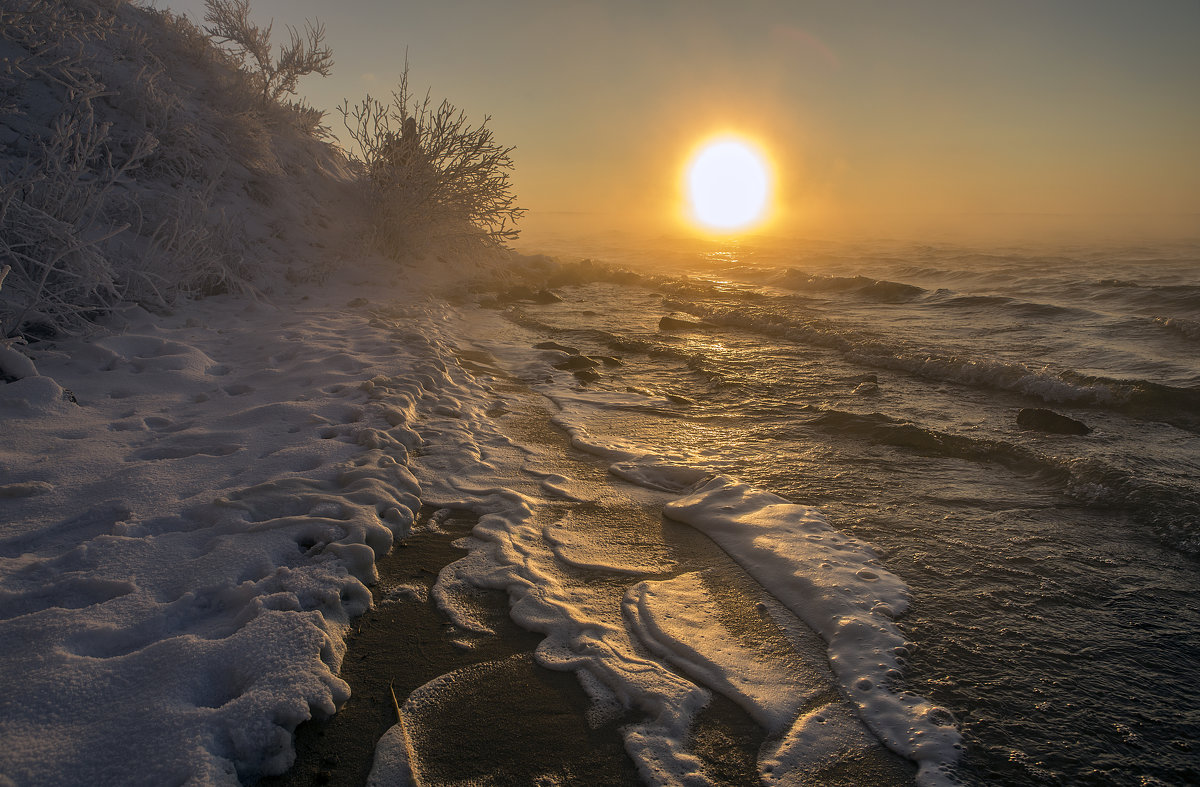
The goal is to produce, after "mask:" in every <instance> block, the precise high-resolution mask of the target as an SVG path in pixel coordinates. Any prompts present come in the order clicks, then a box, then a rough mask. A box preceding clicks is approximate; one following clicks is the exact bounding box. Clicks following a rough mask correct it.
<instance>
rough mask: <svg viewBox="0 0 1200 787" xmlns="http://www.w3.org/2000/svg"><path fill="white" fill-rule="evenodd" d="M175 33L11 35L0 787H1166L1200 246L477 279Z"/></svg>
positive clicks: (232, 53) (3, 303)
mask: <svg viewBox="0 0 1200 787" xmlns="http://www.w3.org/2000/svg"><path fill="white" fill-rule="evenodd" d="M206 8H208V10H209V12H210V15H211V18H209V20H208V21H209V22H210V23H212V24H213V25H216V26H217V27H216V28H215V29H210V30H207V31H206V30H202V29H201V28H200V27H198V26H197V25H196V24H194V23H192V22H188V21H187V20H185V19H183V18H181V17H177V16H175V15H173V14H172V13H170V12H167V11H158V10H154V9H147V8H142V7H140V6H134V5H131V4H129V3H125V2H107V0H106V1H105V2H99V0H71V1H70V2H63V3H57V2H56V3H41V2H36V1H35V0H16V1H15V4H5V6H4V7H0V31H2V34H0V65H2V66H3V69H2V70H0V95H3V96H4V97H5V100H6V101H8V102H9V103H8V104H5V107H4V109H5V113H4V114H3V115H2V116H0V142H3V144H4V148H3V151H4V155H3V157H2V158H0V175H2V176H3V181H0V328H2V329H3V332H2V333H0V643H2V647H0V662H2V663H0V743H2V744H3V745H0V787H4V786H6V785H40V784H55V785H81V786H82V785H97V784H114V785H116V784H119V785H176V784H177V785H185V784H186V785H192V784H205V785H207V784H228V785H236V784H256V783H262V784H264V785H301V784H304V785H307V784H330V783H332V784H356V785H357V784H363V783H367V784H371V785H375V786H376V787H385V786H387V785H453V784H521V785H524V784H542V785H550V784H589V785H627V784H647V785H695V786H699V785H714V786H716V785H779V786H780V787H792V786H793V785H815V787H838V786H841V785H856V786H858V787H869V786H871V785H877V786H878V787H890V786H892V785H907V784H914V785H920V786H921V787H944V786H947V785H971V786H972V787H974V786H975V785H980V786H982V785H1026V784H1047V785H1075V784H1113V785H1130V786H1131V787H1132V786H1133V785H1138V786H1139V787H1144V786H1145V785H1175V784H1190V783H1197V782H1200V769H1198V767H1197V764H1196V763H1197V757H1196V746H1197V745H1198V743H1197V739H1198V733H1197V731H1198V730H1200V715H1198V713H1200V711H1198V710H1197V709H1198V708H1200V667H1198V665H1200V612H1198V610H1197V605H1196V603H1195V601H1196V591H1197V588H1198V587H1200V564H1198V563H1197V557H1198V555H1200V463H1198V459H1197V458H1198V457H1200V415H1198V413H1200V362H1198V360H1197V359H1198V358H1200V354H1198V353H1197V347H1198V342H1200V286H1198V285H1197V283H1196V272H1197V270H1198V269H1200V244H1198V243H1197V240H1196V239H1195V238H1194V237H1185V238H1182V239H1178V238H1177V239H1175V240H1163V239H1161V238H1159V239H1149V238H1148V239H1145V241H1144V242H1142V241H1138V242H1137V243H1134V242H1132V241H1128V240H1126V241H1122V242H1116V241H1106V240H1103V238H1102V237H1101V236H1100V235H1098V234H1097V235H1095V236H1089V237H1088V238H1087V239H1086V240H1085V241H1080V242H1074V241H1072V242H1066V241H1063V240H1061V239H1059V240H1057V241H1055V242H1049V241H1045V240H1041V241H1037V242H1035V241H1034V240H1028V242H1026V240H1025V239H1020V240H1019V241H1018V240H1013V239H1011V238H1010V239H1009V240H1007V241H1003V242H986V243H985V242H981V241H978V240H975V241H966V240H948V239H946V238H929V239H925V238H922V239H919V241H917V242H915V241H911V240H896V239H890V240H872V239H868V238H866V237H851V238H848V239H847V238H844V239H842V240H814V239H811V238H810V239H801V238H795V237H791V236H788V235H780V236H771V235H762V236H747V237H745V238H737V237H724V238H716V239H714V238H713V237H705V235H704V233H699V232H690V233H677V234H672V233H670V232H667V231H666V230H665V229H663V228H656V229H654V230H652V231H649V232H645V233H642V234H638V233H636V232H633V231H628V232H606V233H595V232H591V233H589V232H587V231H585V230H584V229H583V228H581V227H576V228H574V229H567V230H564V229H563V228H562V227H559V228H558V229H557V230H555V231H551V230H550V229H545V228H543V230H542V231H540V232H534V233H527V235H526V236H525V237H523V238H521V240H520V245H519V246H518V250H513V249H510V248H506V247H505V245H504V244H506V243H509V242H512V241H514V240H516V235H517V233H516V231H515V230H514V229H513V224H512V221H514V220H517V219H521V218H522V216H523V213H524V211H523V210H522V209H520V208H518V207H516V202H515V201H514V200H515V198H514V197H513V194H512V192H511V190H510V184H509V183H508V180H507V171H508V169H511V168H512V166H513V162H512V161H511V159H510V158H509V152H510V151H511V150H512V149H511V148H505V147H503V145H500V144H498V143H495V142H493V141H492V138H491V131H490V129H488V128H485V127H484V126H478V127H474V126H470V125H469V124H468V122H467V121H466V120H465V119H464V118H465V115H462V114H457V110H456V109H455V107H453V105H450V104H448V103H447V104H440V105H439V104H437V103H431V102H429V101H428V100H427V101H426V103H425V104H424V105H422V104H421V103H420V95H419V94H417V95H416V96H414V95H413V94H412V93H409V92H407V91H408V83H407V70H405V72H404V76H403V81H402V83H401V88H400V91H399V94H398V95H396V97H395V103H394V104H392V105H390V107H389V105H385V104H380V103H378V102H374V103H373V100H372V99H370V98H369V97H368V98H367V99H365V100H364V101H363V103H361V104H359V105H358V106H357V108H354V109H352V108H351V105H346V106H345V116H346V126H347V130H348V132H349V133H350V135H351V136H353V138H354V142H355V150H356V152H354V153H347V152H346V151H344V150H342V149H340V148H338V147H336V146H335V145H333V144H332V143H331V141H330V139H331V138H330V136H329V131H328V129H325V128H324V127H323V126H322V121H323V115H322V113H321V112H319V111H317V110H314V109H313V108H312V107H310V106H307V105H306V104H305V103H304V102H303V101H299V100H293V99H294V98H295V94H296V79H297V78H298V76H304V75H307V74H313V73H317V74H323V73H325V72H326V71H328V65H329V63H328V61H329V57H330V54H329V52H328V50H326V49H324V48H323V44H322V41H323V38H322V37H323V35H324V33H323V28H320V26H319V25H314V24H311V23H308V24H306V27H305V34H304V35H303V36H302V35H301V34H300V33H299V32H298V31H292V36H293V49H292V50H290V52H291V54H288V52H289V50H287V49H286V48H283V49H281V54H280V56H279V58H280V59H279V60H278V61H276V60H273V59H271V58H272V57H273V56H274V55H273V50H272V49H271V46H270V41H269V39H270V35H269V30H268V31H266V33H263V31H262V30H261V29H258V28H254V29H253V30H251V29H249V28H247V27H246V26H247V25H249V24H250V23H249V22H248V21H247V20H246V18H245V17H244V15H243V16H242V17H239V16H238V10H239V9H242V11H245V7H244V6H240V5H238V4H237V3H232V4H230V3H222V2H210V3H207V4H206ZM214 8H215V9H216V10H214ZM239 25H240V26H241V27H239ZM222 31H223V32H222ZM239 31H240V32H239ZM243 34H245V35H243ZM251 34H253V35H251ZM255 35H258V36H259V37H258V38H255V37H254V36H255ZM237 36H241V47H242V48H241V49H240V50H239V49H238V46H237V45H236V44H238V41H239V39H238V38H237ZM801 38H803V37H801ZM788 40H790V41H794V40H798V39H796V37H795V36H789V37H788ZM804 40H807V39H804ZM256 41H257V42H258V44H257V45H260V49H261V51H262V52H263V53H265V54H262V58H260V59H258V60H257V61H254V58H251V57H249V55H248V52H249V49H248V48H247V46H246V43H247V42H249V44H250V45H251V46H255V45H256V44H255V42H256ZM214 42H217V43H214ZM231 42H232V43H233V44H235V45H231ZM221 47H224V48H221ZM252 61H254V62H252ZM255 63H257V64H255ZM297 63H299V64H301V65H297ZM289 64H291V65H289ZM304 64H307V65H304ZM289 68H291V69H292V71H291V72H289V71H288V69H289ZM305 69H307V70H305ZM289 79H290V81H289ZM422 107H423V108H422ZM410 109H413V115H409V114H408V112H409V110H410ZM355 113H357V114H355ZM389 113H395V114H389ZM381 117H382V118H383V120H382V121H381V120H380V118H381ZM355 123H357V124H358V125H357V126H355ZM389 123H391V124H393V125H388V124H389ZM748 149H749V148H747V150H748ZM764 161H766V159H763V161H757V160H756V162H757V163H758V164H760V165H761V166H762V167H763V169H762V172H761V173H759V174H761V175H762V176H763V179H764V183H765V179H766V178H767V176H768V172H767V169H769V167H767V165H766V164H765V163H763V162H764ZM447 173H456V174H455V175H454V176H453V177H452V176H451V175H449V174H447ZM717 181H718V182H717V183H716V185H715V186H713V185H712V184H710V187H711V188H713V189H714V190H715V192H720V191H721V190H722V187H721V183H720V178H717ZM757 193H758V196H760V197H762V198H763V199H766V197H767V195H768V191H767V189H766V187H765V185H763V188H762V189H761V190H760V191H759V192H757ZM710 196H712V195H711V194H710ZM455 200H458V201H457V202H456V201H455ZM718 202H719V200H718ZM735 207H738V206H735ZM558 218H559V219H561V220H562V221H561V222H560V223H562V224H564V225H565V224H567V223H568V222H569V221H570V220H572V217H571V216H565V217H564V216H559V217H558ZM574 218H575V219H578V218H579V217H578V216H574ZM593 218H594V217H593ZM718 218H720V217H719V216H718ZM535 226H536V224H535ZM664 226H665V225H664ZM530 235H532V237H530Z"/></svg>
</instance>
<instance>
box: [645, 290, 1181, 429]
mask: <svg viewBox="0 0 1200 787" xmlns="http://www.w3.org/2000/svg"><path fill="white" fill-rule="evenodd" d="M664 306H666V307H667V308H671V309H675V310H678V311H683V312H687V313H689V314H693V315H695V316H697V317H700V318H702V319H704V320H706V321H708V322H710V323H714V324H716V325H722V326H726V327H733V328H742V329H745V330H750V331H754V332H756V333H759V334H761V335H765V336H770V337H773V338H779V339H786V340H788V341H793V342H799V343H803V344H809V345H815V346H818V347H826V348H828V349H831V350H837V351H839V352H842V353H844V354H845V356H846V358H847V360H850V361H853V362H855V363H859V364H862V365H865V366H871V367H875V368H882V369H892V370H895V371H901V372H906V373H908V374H914V375H917V376H919V377H924V378H927V379H933V380H939V381H943V382H951V383H959V384H963V385H971V386H977V387H982V388H991V389H995V390H1002V391H1010V392H1013V393H1018V394H1022V395H1025V396H1032V397H1035V398H1038V399H1041V400H1042V401H1044V402H1048V403H1061V404H1073V405H1080V406H1088V407H1102V408H1106V409H1111V410H1116V411H1118V412H1121V413H1124V414H1126V415H1130V416H1133V417H1136V418H1143V419H1150V420H1161V421H1165V422H1167V423H1170V424H1172V425H1173V426H1177V427H1179V428H1182V429H1187V430H1189V431H1196V432H1200V388H1183V387H1177V386H1170V385H1164V384H1161V383H1155V382H1152V381H1150V380H1142V379H1119V378H1112V377H1100V376H1093V375H1084V374H1081V373H1078V372H1075V371H1073V370H1070V369H1065V370H1062V371H1053V370H1051V369H1049V368H1048V367H1045V368H1042V369H1034V368H1031V367H1030V366H1028V365H1026V364H1024V363H1020V362H1015V361H1000V360H991V359H979V358H970V357H964V356H960V355H951V354H944V353H940V352H938V351H936V350H935V351H930V350H927V349H924V348H919V347H912V346H909V345H907V344H904V343H902V342H899V341H896V340H894V339H891V338H884V337H880V336H878V335H872V334H868V333H865V332H862V331H856V330H854V329H851V328H847V327H846V326H844V325H841V324H838V323H836V322H834V321H831V320H827V319H822V318H797V317H792V316H788V315H785V314H781V313H780V312H778V311H774V310H763V309H753V310H752V309H746V308H738V309H731V308H728V307H717V306H710V305H706V304H698V303H685V302H682V301H674V300H672V301H666V302H664Z"/></svg>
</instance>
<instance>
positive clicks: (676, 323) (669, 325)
mask: <svg viewBox="0 0 1200 787" xmlns="http://www.w3.org/2000/svg"><path fill="white" fill-rule="evenodd" d="M712 327H713V326H711V325H709V324H708V323H706V322H699V321H697V320H689V319H686V318H682V317H676V316H675V315H673V314H668V315H667V316H665V317H663V318H662V319H661V320H659V321H658V329H659V330H660V331H669V330H677V331H697V330H703V329H705V328H712Z"/></svg>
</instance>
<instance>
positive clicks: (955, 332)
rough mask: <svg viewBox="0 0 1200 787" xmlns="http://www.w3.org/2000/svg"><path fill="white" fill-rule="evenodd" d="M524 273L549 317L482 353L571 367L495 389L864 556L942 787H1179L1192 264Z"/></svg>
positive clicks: (1162, 245)
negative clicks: (826, 534)
mask: <svg viewBox="0 0 1200 787" xmlns="http://www.w3.org/2000/svg"><path fill="white" fill-rule="evenodd" d="M527 248H528V249H530V250H533V249H536V250H537V251H539V252H541V253H543V254H545V257H543V258H531V259H534V262H533V263H530V265H529V267H530V269H531V270H535V271H536V272H538V275H539V276H541V278H540V279H537V277H536V276H532V275H531V277H530V278H529V279H528V282H527V283H526V285H523V286H527V287H528V288H529V290H532V291H535V292H536V291H537V290H540V289H541V288H545V290H546V291H547V292H548V293H549V294H550V295H549V296H546V295H544V294H541V297H533V298H530V297H528V295H529V293H528V292H527V291H506V290H505V289H504V288H503V287H502V286H497V287H495V288H493V289H491V290H489V291H486V292H482V293H476V297H477V298H478V299H479V300H480V301H481V302H482V303H483V305H484V307H485V308H487V309H490V310H492V311H493V312H494V314H495V316H496V317H497V318H498V320H500V321H501V322H502V323H503V324H504V325H506V326H508V327H507V328H505V329H493V330H492V335H491V337H490V340H491V342H492V346H493V347H494V346H497V345H499V344H503V343H505V342H508V343H511V344H513V345H521V346H523V347H527V348H528V347H533V346H535V345H541V346H542V347H544V348H551V350H549V351H547V352H557V353H560V354H562V353H566V354H568V355H574V354H578V355H580V356H585V357H587V358H588V359H591V360H592V361H593V362H592V363H587V362H579V363H577V364H574V365H573V364H572V363H570V362H569V361H570V359H569V358H568V359H567V361H568V362H566V363H563V364H559V368H561V369H562V371H560V372H557V373H556V375H557V376H554V377H550V376H544V375H542V374H541V372H531V371H529V368H528V367H526V368H525V369H524V371H523V372H518V374H525V376H526V377H527V378H528V379H527V382H529V383H531V384H536V385H537V386H539V387H538V390H539V391H540V392H541V393H543V394H544V395H546V396H547V397H549V398H550V399H551V400H554V401H556V402H558V405H557V406H560V407H565V406H566V405H564V404H563V402H569V403H571V404H570V407H569V408H568V409H569V411H570V413H569V418H568V419H567V422H568V425H569V426H571V427H572V428H575V429H577V430H578V431H579V432H580V433H586V434H589V435H592V436H593V438H594V439H593V442H600V443H604V442H605V441H607V443H609V444H615V443H620V444H622V445H630V444H636V445H638V446H641V447H642V449H643V450H653V451H654V452H656V453H657V454H658V455H662V456H672V457H689V458H690V459H689V460H688V461H691V462H693V463H694V464H696V466H697V467H703V468H704V469H705V471H706V472H710V473H713V474H719V475H720V476H721V477H724V478H730V479H736V480H737V481H738V482H739V483H741V484H745V485H746V486H747V487H748V488H752V489H754V490H759V491H762V492H765V493H769V494H770V495H774V496H777V497H778V498H779V499H781V501H787V502H790V503H795V504H799V505H801V506H811V507H814V508H815V509H816V510H817V511H819V512H820V515H821V516H823V517H824V520H825V521H826V522H827V523H828V525H829V527H831V528H832V529H833V531H834V532H836V533H838V534H842V535H844V536H845V537H846V538H848V539H851V540H852V541H853V542H854V543H862V544H865V545H869V547H870V548H871V549H872V550H873V553H874V554H875V555H876V556H877V560H878V563H879V565H880V566H882V567H883V568H884V569H886V571H887V572H890V573H891V574H893V575H895V576H896V577H898V578H899V580H900V581H901V582H902V583H903V585H904V586H905V587H906V589H907V609H906V610H905V611H904V612H903V614H901V615H899V616H898V617H897V619H896V622H895V625H896V626H897V627H898V629H899V632H900V635H901V636H902V637H903V639H904V640H906V644H905V647H904V648H903V649H901V650H899V651H897V652H898V653H901V654H902V656H901V657H898V658H897V665H898V666H899V668H900V669H899V672H901V673H902V677H899V678H897V684H898V685H900V686H902V687H903V690H904V691H905V692H906V693H911V694H913V695H917V696H919V697H921V698H924V699H925V700H927V701H928V702H930V703H933V704H936V706H938V707H940V708H944V709H945V710H946V711H948V712H949V714H950V715H951V716H952V722H944V723H948V724H952V726H953V727H954V728H955V729H957V731H958V732H959V733H960V734H961V754H960V755H959V756H958V759H957V761H956V762H955V763H954V764H953V766H952V769H951V770H952V779H953V781H954V782H957V783H961V784H972V785H976V784H977V785H1029V784H1039V785H1091V784H1095V785H1101V784H1103V785H1183V784H1197V783H1200V243H1198V242H1183V241H1179V242H1160V241H1155V242H1138V243H1132V242H1126V243H1119V244H1116V243H1113V244H1105V245H1104V246H1098V245H1096V244H1088V243H1086V242H1057V243H1046V242H1039V243H1038V244H1036V245H1035V244H1024V245H1023V244H1022V243H1021V242H1019V240H1013V241H1010V242H1008V243H996V242H989V243H988V244H986V245H984V244H980V243H970V242H958V241H954V242H950V241H945V242H940V241H939V242H924V243H922V242H914V241H907V240H904V241H901V240H887V239H885V240H877V241H866V240H838V241H824V240H791V239H779V238H742V239H710V240H702V239H685V238H679V237H667V236H652V235H646V234H641V235H635V234H628V233H627V234H621V233H609V234H605V235H597V236H591V237H584V238H580V237H574V236H570V235H565V234H564V235H555V234H548V235H544V236H541V237H539V238H538V239H537V241H536V242H531V243H528V244H527ZM538 260H540V262H539V261H538ZM550 296H553V297H550ZM497 324H499V323H497ZM555 357H565V356H555ZM551 360H553V358H551ZM547 364H548V365H549V361H548V362H547ZM1035 411H1052V412H1053V413H1054V414H1057V415H1059V416H1065V417H1066V418H1067V419H1070V420H1069V421H1066V420H1057V419H1055V420H1053V421H1050V422H1046V421H1045V420H1039V419H1038V418H1037V415H1038V413H1037V412H1035ZM1023 412H1024V413H1025V415H1021V414H1022V413H1023ZM1041 415H1042V416H1044V417H1045V418H1052V416H1045V413H1042V414H1041ZM1019 416H1020V420H1019ZM1030 419H1032V420H1030ZM1064 424H1065V426H1064ZM630 582H632V580H630ZM764 585H765V587H766V590H767V591H768V592H770V591H771V590H772V588H771V586H770V584H769V583H766V582H764Z"/></svg>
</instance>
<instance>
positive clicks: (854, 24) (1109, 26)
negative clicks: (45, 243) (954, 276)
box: [162, 0, 1200, 230]
mask: <svg viewBox="0 0 1200 787" xmlns="http://www.w3.org/2000/svg"><path fill="white" fill-rule="evenodd" d="M162 4H165V5H166V6H168V7H170V8H172V9H173V10H176V11H186V12H188V13H189V15H191V16H192V17H193V18H197V19H198V18H199V17H200V16H201V15H202V11H201V9H202V7H203V2H202V0H163V3H162ZM253 10H254V14H255V16H256V17H257V18H258V19H261V20H263V21H264V22H265V21H269V20H270V19H272V18H274V19H275V20H276V25H277V27H279V28H280V32H282V25H283V24H284V23H292V24H301V23H302V22H303V20H304V19H305V18H306V17H307V18H320V20H321V21H322V22H324V23H325V25H326V28H327V32H328V36H327V40H328V43H329V44H330V45H331V46H332V48H333V51H334V57H335V61H336V64H335V66H334V72H333V76H332V77H330V78H328V79H324V80H321V79H316V80H311V79H310V80H309V81H307V82H306V83H305V84H304V85H303V90H304V92H305V94H306V95H307V97H308V99H309V100H310V101H311V102H312V103H313V104H315V105H317V106H318V107H321V108H324V109H328V110H330V111H332V109H333V107H334V106H335V105H337V104H339V103H340V101H341V99H342V98H350V99H352V100H353V99H357V98H361V97H362V95H363V94H364V93H366V92H368V91H370V92H371V93H373V94H376V95H384V96H386V94H387V93H388V91H389V90H390V89H391V87H392V86H393V85H394V84H395V82H396V80H397V78H398V76H399V74H400V71H401V69H402V67H403V62H404V56H405V50H406V49H407V52H408V57H409V61H410V80H411V82H412V84H413V85H415V86H416V87H418V88H420V89H422V90H423V89H424V88H425V87H430V88H432V90H433V95H434V97H435V98H441V97H445V98H448V99H450V100H451V101H452V102H453V103H455V104H456V105H458V106H459V107H460V108H462V109H464V110H466V112H467V113H468V115H469V116H470V117H471V118H474V119H482V117H483V116H484V115H490V116H491V118H492V120H491V126H492V127H493V129H494V130H495V133H496V137H497V139H498V140H499V141H500V142H502V143H504V144H506V145H515V146H516V148H517V150H516V151H515V153H514V158H515V160H516V164H517V169H516V171H515V174H514V180H515V183H516V187H517V192H518V196H519V198H520V201H521V202H522V204H524V205H526V206H527V207H529V208H531V209H533V210H534V211H539V212H544V211H610V212H614V213H617V214H622V215H629V216H634V217H641V218H643V219H645V220H647V221H650V222H657V221H660V220H665V218H666V217H668V216H670V215H672V214H673V212H674V207H675V204H676V202H677V200H678V190H677V184H678V181H679V171H680V168H681V165H682V162H683V160H684V157H685V156H686V155H687V153H688V151H689V148H690V147H691V146H692V145H693V144H695V142H696V141H697V140H698V139H700V138H701V137H703V136H705V135H707V134H709V133H711V132H713V131H716V130H722V129H726V130H728V129H733V130H740V131H743V132H745V133H747V134H749V135H751V136H753V137H755V138H757V139H758V140H759V141H760V142H761V143H762V144H763V145H764V146H765V147H766V148H767V149H768V150H769V151H770V152H771V153H772V155H773V156H774V158H775V160H776V163H777V166H778V177H779V192H780V197H781V199H782V201H783V202H784V203H785V204H786V205H787V206H788V208H789V210H788V211H786V212H785V213H784V220H785V223H786V222H790V223H793V224H794V225H795V226H796V227H797V228H799V229H801V230H803V229H805V228H815V227H820V226H823V225H827V226H834V225H837V224H839V223H845V222H847V221H850V222H853V221H855V220H856V219H861V217H863V216H875V215H880V214H908V213H918V214H926V213H929V214H957V213H995V212H999V213H1172V214H1178V213H1198V212H1200V146H1198V140H1200V44H1198V43H1197V42H1198V41H1200V0H1175V1H1169V0H1125V1H1124V2H1110V1H1109V0H1072V1H1071V2H1066V1H1060V2H1053V0H994V1H993V2H970V1H969V0H936V1H935V0H921V1H919V2H911V1H910V2H900V1H899V0H895V1H891V2H889V1H886V0H878V1H875V2H865V1H856V0H824V1H822V2H809V1H805V0H790V1H789V2H784V1H783V0H757V1H756V0H741V1H740V2H665V1H661V0H641V1H638V0H614V1H612V2H592V3H582V2H570V1H569V0H519V1H514V2H500V1H499V0H441V2H423V3H394V2H383V1H382V0H341V2H338V3H329V2H316V0H256V2H254V3H253ZM330 124H331V125H335V126H340V117H339V116H337V115H336V114H335V115H333V116H332V117H331V118H330Z"/></svg>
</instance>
